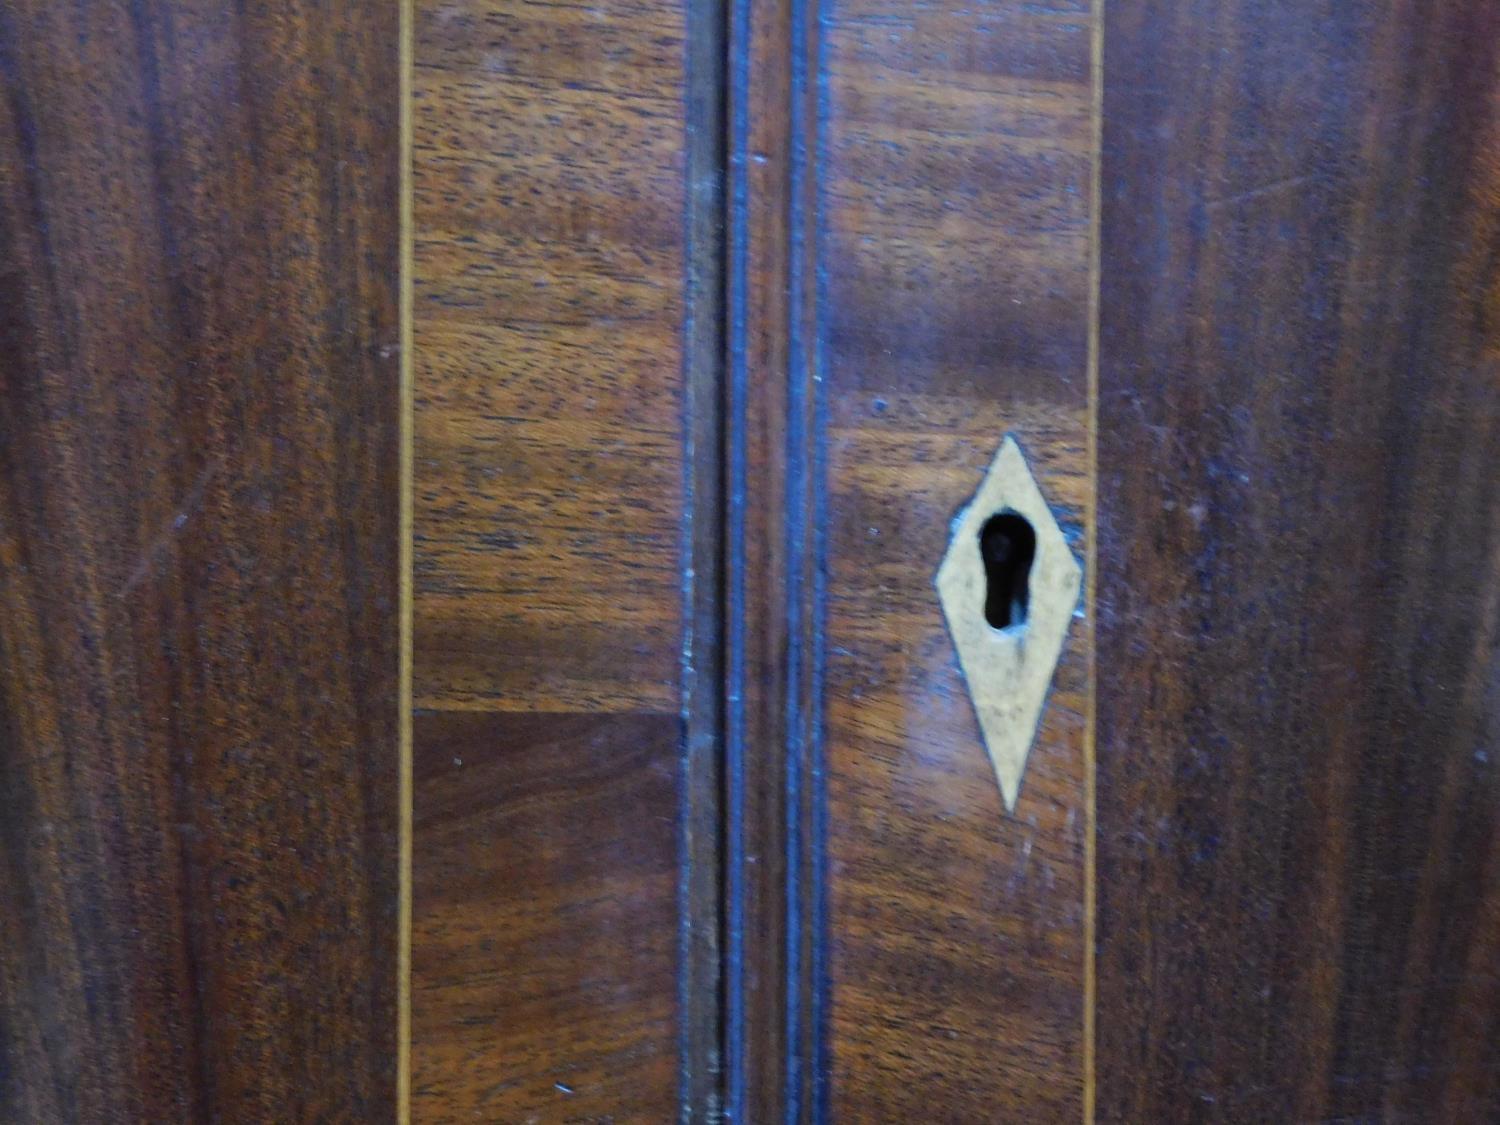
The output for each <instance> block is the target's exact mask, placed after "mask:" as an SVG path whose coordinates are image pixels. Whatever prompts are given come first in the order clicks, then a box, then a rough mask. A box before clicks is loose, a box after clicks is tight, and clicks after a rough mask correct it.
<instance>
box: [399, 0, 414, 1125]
mask: <svg viewBox="0 0 1500 1125" xmlns="http://www.w3.org/2000/svg"><path fill="white" fill-rule="evenodd" d="M396 2H397V4H399V5H400V9H401V39H400V45H399V48H398V49H399V51H400V54H401V61H400V69H401V92H400V98H401V173H400V176H401V187H400V196H399V206H400V209H401V216H400V220H399V223H400V238H401V250H400V255H401V259H400V260H401V281H400V297H399V300H400V308H399V311H398V316H399V318H400V332H401V336H400V340H401V390H400V395H401V405H400V410H401V422H400V425H401V432H400V437H399V439H398V440H399V443H400V454H399V456H400V458H401V466H400V489H401V499H400V512H399V516H398V522H399V525H400V531H399V535H400V539H401V542H400V547H399V552H398V565H399V567H400V608H399V616H400V625H399V626H398V627H399V629H400V631H401V638H400V649H401V668H400V672H399V673H398V676H399V692H400V700H399V703H398V706H399V708H400V718H399V720H398V727H397V738H398V742H399V746H398V753H399V754H400V757H401V764H400V780H399V783H398V787H399V798H398V799H399V801H400V807H401V812H400V822H401V827H400V842H399V844H398V852H399V857H398V862H399V864H400V866H401V870H400V874H399V876H398V880H399V882H398V887H399V890H398V894H399V896H400V902H399V903H398V904H397V927H398V931H399V932H398V935H397V942H398V948H397V953H396V1020H397V1025H396V1120H397V1121H398V1122H399V1125H408V1123H409V1122H410V1121H411V864H412V739H411V736H412V726H411V718H412V717H411V708H412V697H411V684H412V554H413V544H412V489H413V487H414V485H413V479H412V429H413V420H414V414H415V407H414V402H415V397H414V386H415V384H414V380H413V378H412V371H413V365H414V362H415V357H414V356H413V354H412V351H413V340H414V338H415V332H414V331H413V328H412V105H411V99H412V58H413V55H412V41H413V40H412V28H413V19H414V13H413V10H412V5H413V3H414V0H396Z"/></svg>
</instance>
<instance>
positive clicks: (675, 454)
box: [412, 0, 713, 1122]
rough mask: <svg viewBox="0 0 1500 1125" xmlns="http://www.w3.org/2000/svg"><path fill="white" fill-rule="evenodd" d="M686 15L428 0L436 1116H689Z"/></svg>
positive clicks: (417, 903) (424, 168) (424, 936)
mask: <svg viewBox="0 0 1500 1125" xmlns="http://www.w3.org/2000/svg"><path fill="white" fill-rule="evenodd" d="M684 36H685V13H684V10H683V9H682V8H681V7H680V6H679V5H677V4H675V3H667V2H663V0H603V2H602V3H600V2H591V3H569V2H562V3H533V2H526V0H421V2H419V3H418V4H417V7H416V36H415V67H416V73H415V81H414V97H415V100H414V106H413V108H414V189H415V211H414V235H415V272H414V284H415V325H414V330H415V337H416V357H415V359H416V370H415V394H416V422H415V451H414V453H415V601H414V622H413V625H414V639H415V651H414V679H415V689H414V690H415V697H416V699H415V702H416V706H417V709H418V710H417V721H416V728H415V736H416V760H417V763H418V769H417V774H416V795H415V835H414V873H413V879H414V917H413V927H414V929H413V949H412V958H413V981H412V988H413V992H412V1007H413V1046H412V1052H413V1053H412V1067H413V1116H414V1119H415V1120H417V1121H422V1122H429V1121H431V1122H437V1121H471V1120H475V1119H476V1118H478V1119H481V1120H490V1121H511V1120H525V1119H529V1118H534V1119H541V1120H584V1119H587V1120H598V1119H603V1118H609V1117H612V1118H613V1119H616V1120H640V1121H665V1120H669V1119H671V1118H673V1117H674V1116H675V1109H674V1107H675V1105H676V1101H677V1092H678V1081H679V1073H678V1062H679V1046H678V1044H679V1023H678V1021H679V1002H678V984H677V977H676V973H677V969H678V967H679V958H678V952H677V951H678V945H679V940H680V931H679V909H678V877H679V867H678V854H679V853H678V833H679V823H680V817H681V815H682V812H683V810H682V807H681V805H682V801H681V794H682V791H683V781H682V778H681V777H680V776H679V766H680V765H681V763H682V754H683V730H684V728H683V722H682V718H681V712H682V709H683V706H684V704H683V698H682V685H681V679H682V664H683V657H684V652H683V649H684V641H685V640H686V639H687V637H686V635H685V632H684V627H683V620H684V606H685V595H684V574H683V563H684V559H685V547H684V543H685V540H686V528H685V522H684V514H685V513H684V485H685V481H686V479H687V464H686V462H685V457H686V454H685V450H684V438H685V434H686V432H687V427H686V426H685V418H684V411H685V402H684V393H685V381H684V362H683V355H684V331H685V327H684V318H685V313H686V309H687V304H686V294H685V273H684V267H685V256H686V253H687V247H686V245H685V237H686V231H687V214H686V211H685V207H686V192H685V187H686V167H685V163H684V160H685V157H684V145H685V120H684V115H685V112H686V105H685V85H684V82H685V73H684V67H685V62H684V59H685V54H686V50H687V48H686V43H685V39H684ZM709 405H710V406H711V405H712V404H709ZM710 417H711V415H710ZM710 749H711V747H710ZM709 843H710V844H711V843H712V841H711V840H710V841H709ZM705 948H706V950H707V952H708V953H710V954H712V952H713V947H712V946H711V945H710V946H707V947H705ZM711 995H712V993H711V991H710V996H711Z"/></svg>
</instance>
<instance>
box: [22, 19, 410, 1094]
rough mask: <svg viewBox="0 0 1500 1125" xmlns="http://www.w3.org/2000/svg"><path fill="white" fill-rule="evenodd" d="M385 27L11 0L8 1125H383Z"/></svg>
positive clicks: (390, 391)
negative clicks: (141, 1124)
mask: <svg viewBox="0 0 1500 1125" xmlns="http://www.w3.org/2000/svg"><path fill="white" fill-rule="evenodd" d="M397 15H398V13H397V9H396V7H395V5H394V4H389V5H387V4H373V5H366V4H359V3H344V2H333V3H327V4H320V5H316V6H314V5H312V4H308V3H302V2H299V0H270V2H267V3H259V4H253V5H237V4H228V3H221V2H218V0H171V2H167V0H140V2H137V3H132V4H124V3H114V2H100V3H89V4H51V3H44V2H43V3H14V4H8V5H6V6H5V7H4V9H3V10H0V397H3V401H4V406H3V408H0V1118H3V1119H4V1120H6V1121H15V1122H63V1121H70V1122H71V1121H80V1122H135V1121H153V1122H166V1121H188V1120H194V1121H198V1120H202V1121H210V1120H212V1121H334V1120H339V1121H390V1120H392V1119H393V1118H394V1116H395V1112H396V1106H395V1096H396V913H395V912H396V893H397V871H396V833H397V812H398V810H397V761H398V759H397V745H396V722H397V714H398V711H397V708H398V705H399V701H398V698H397V639H396V638H397V634H396V629H395V621H396V601H397V487H398V481H397V479H396V466H397V464H398V456H397V448H396V442H397V401H398V400H397V365H398V362H399V357H398V353H397V344H398V332H397V324H396V288H397V280H398V278H397V237H396V220H397V212H396V198H397V175H398V161H397V152H398V143H397V129H396V124H397V113H398V100H397V89H398V85H397V52H396V30H397Z"/></svg>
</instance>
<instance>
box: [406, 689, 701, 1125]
mask: <svg viewBox="0 0 1500 1125" xmlns="http://www.w3.org/2000/svg"><path fill="white" fill-rule="evenodd" d="M415 734H416V746H417V747H418V755H417V759H416V763H415V764H416V785H417V792H418V794H419V797H420V801H419V804H418V808H417V819H416V823H415V830H416V839H417V840H418V841H419V847H418V851H417V854H416V873H417V892H418V897H417V903H418V907H419V913H418V919H419V923H418V927H417V934H418V940H417V941H416V943H415V945H414V948H413V954H414V958H415V965H414V970H415V974H416V979H417V982H418V987H419V992H418V994H417V1022H416V1031H417V1040H416V1049H417V1055H416V1067H415V1079H416V1086H415V1090H414V1102H413V1106H414V1118H415V1119H416V1120H418V1121H527V1120H533V1121H600V1120H606V1121H608V1120H624V1121H670V1120H673V1119H675V1117H676V1113H675V1112H674V1107H675V1086H676V1070H675V1067H676V1061H677V1059H676V1054H675V1052H674V1051H672V1050H671V1049H669V1047H670V1044H671V1043H672V1039H673V1036H674V1034H675V1010H676V1004H677V986H676V977H675V971H676V963H677V958H676V943H675V932H674V926H673V920H672V917H671V910H670V908H671V904H672V895H673V887H674V884H675V880H676V877H677V874H676V865H675V841H676V833H677V824H676V819H675V817H674V816H673V809H674V805H675V801H676V797H677V787H678V782H677V771H678V759H679V752H680V751H679V747H680V744H681V739H682V735H681V722H680V720H679V719H678V717H677V716H675V715H650V714H640V715H621V714H607V713H598V714H588V715H558V714H532V715H527V714H515V713H496V712H488V713H487V712H446V713H445V712H419V713H418V715H417V716H416V725H415Z"/></svg>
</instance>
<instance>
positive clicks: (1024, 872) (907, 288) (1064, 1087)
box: [819, 0, 1093, 1121]
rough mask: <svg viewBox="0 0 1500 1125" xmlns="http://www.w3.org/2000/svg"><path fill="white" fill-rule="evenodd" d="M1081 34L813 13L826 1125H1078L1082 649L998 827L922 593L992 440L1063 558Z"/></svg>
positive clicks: (953, 675) (932, 602)
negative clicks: (1049, 515) (1019, 1123)
mask: <svg viewBox="0 0 1500 1125" xmlns="http://www.w3.org/2000/svg"><path fill="white" fill-rule="evenodd" d="M1090 29H1091V25H1090V18H1089V13H1088V9H1087V6H1086V5H1083V4H1077V3H1071V2H1056V3H1043V4H1021V3H1010V2H1002V3H998V4H992V5H985V6H982V7H976V6H973V5H967V4H959V3H948V2H946V0H938V2H935V3H924V4H921V5H918V6H916V7H913V6H911V5H906V4H892V3H889V2H887V0H842V2H839V3H834V4H831V5H829V7H828V8H827V10H826V12H825V25H824V35H825V40H824V51H825V67H824V70H823V74H822V79H823V81H824V82H825V83H826V86H827V90H826V95H825V97H826V107H827V108H826V114H825V119H824V121H823V127H822V139H821V144H822V153H823V158H822V163H821V166H820V170H819V178H820V183H821V215H822V218H821V223H822V240H823V243H822V253H821V254H820V265H821V268H822V269H823V271H824V273H825V282H824V285H825V296H824V301H823V309H822V315H821V324H822V330H823V333H824V337H825V338H824V345H823V346H824V354H825V357H826V369H825V372H824V378H825V379H826V381H827V396H828V407H827V409H828V429H827V433H826V442H827V463H828V490H829V495H828V511H829V521H828V525H827V536H828V587H827V590H828V593H827V614H828V616H827V645H828V690H827V714H826V721H827V740H828V741H827V769H828V774H827V785H828V802H829V804H828V864H829V869H828V880H829V896H830V909H829V922H828V924H829V930H830V937H829V940H830V942H831V948H830V954H829V956H830V970H831V974H832V1000H831V1013H830V1017H829V1018H830V1024H829V1033H830V1035H831V1052H832V1075H831V1081H832V1090H831V1095H830V1108H831V1110H832V1116H833V1119H835V1120H849V1121H889V1120H905V1119H923V1118H930V1117H932V1116H934V1115H936V1116H938V1117H940V1118H942V1119H944V1120H953V1121H993V1120H1026V1121H1054V1120H1055V1121H1074V1120H1077V1119H1078V1117H1079V1116H1080V1115H1081V1112H1082V1089H1083V1056H1082V1037H1083V996H1084V983H1083V964H1084V933H1083V922H1084V919H1083V903H1084V886H1083V875H1084V869H1083V855H1084V853H1083V847H1084V835H1083V834H1084V828H1085V810H1084V806H1083V799H1084V772H1083V771H1084V759H1083V737H1084V729H1083V723H1084V713H1085V704H1086V692H1087V687H1088V681H1087V671H1088V653H1087V650H1086V643H1085V642H1086V638H1087V631H1086V629H1085V628H1084V627H1083V626H1084V622H1082V621H1078V622H1075V627H1074V629H1073V630H1072V632H1071V633H1070V635H1069V637H1068V640H1067V642H1066V644H1065V647H1064V651H1063V655H1062V660H1061V664H1060V666H1059V669H1058V672H1057V677H1056V680H1055V681H1054V684H1053V687H1052V693H1051V697H1050V701H1049V703H1048V704H1047V708H1046V710H1045V712H1044V715H1043V718H1042V722H1041V727H1040V730H1039V732H1038V737H1037V741H1036V744H1035V746H1034V747H1033V749H1032V751H1031V757H1030V761H1029V764H1028V766H1027V771H1026V776H1025V780H1024V782H1023V783H1022V786H1021V791H1020V797H1019V801H1018V803H1017V805H1016V809H1015V812H1014V814H1013V815H1012V814H1007V813H1006V811H1005V807H1004V803H1003V801H1002V799H1001V795H1000V790H999V787H998V786H997V785H996V782H995V775H994V771H993V769H992V768H991V766H990V763H989V760H988V758H987V756H986V753H985V748H984V743H983V741H982V738H981V736H980V732H979V729H978V725H977V723H976V721H975V718H974V711H973V707H972V705H971V703H970V701H969V698H968V696H967V694H966V693H965V690H964V686H963V683H962V680H961V678H960V674H959V669H958V661H957V657H956V654H955V653H954V650H953V646H952V643H951V641H950V639H949V637H948V634H947V631H946V630H945V628H944V624H943V617H942V613H941V609H940V606H939V603H938V598H937V593H936V590H935V589H934V585H933V580H934V576H935V574H936V572H937V569H938V565H939V563H940V561H941V560H942V557H943V554H944V552H945V551H946V549H947V547H948V542H949V538H950V534H951V528H950V521H951V520H952V518H953V517H954V515H955V514H956V513H957V512H958V510H959V509H960V508H961V507H962V506H963V505H964V504H965V503H966V502H967V501H968V500H969V499H970V497H972V496H973V494H974V491H975V489H976V487H977V486H978V485H979V482H980V480H981V479H982V478H983V475H984V472H985V469H986V467H987V466H988V465H989V463H990V460H991V458H992V457H993V456H994V454H995V451H996V450H997V449H998V448H999V446H1000V443H1001V439H1002V438H1003V437H1004V436H1005V435H1006V434H1007V433H1010V434H1014V435H1015V437H1016V438H1017V440H1018V441H1019V442H1020V444H1021V446H1022V448H1023V450H1024V451H1025V454H1026V457H1027V460H1028V462H1029V463H1030V466H1031V469H1032V471H1033V473H1034V475H1035V476H1036V479H1037V482H1038V484H1039V485H1040V487H1041V490H1042V493H1043V495H1044V496H1045V497H1046V499H1047V500H1048V502H1049V503H1050V505H1051V506H1052V508H1053V511H1054V512H1055V513H1056V515H1057V518H1058V522H1059V524H1060V525H1061V526H1062V528H1063V530H1064V533H1065V535H1066V536H1067V538H1068V540H1069V542H1070V545H1071V547H1072V549H1073V552H1074V554H1075V555H1077V556H1078V557H1079V558H1080V559H1083V557H1084V555H1085V553H1086V552H1085V543H1084V527H1085V520H1086V517H1087V512H1088V505H1089V503H1090V501H1091V486H1090V481H1089V477H1088V471H1087V469H1088V464H1087V433H1088V424H1089V419H1088V402H1087V380H1086V371H1085V361H1086V340H1087V335H1086V330H1087V319H1088V285H1087V279H1088V268H1087V266H1088V239H1089V209H1088V199H1089V182H1090V171H1091V166H1092V165H1091V159H1092V147H1093V144H1092V131H1091V116H1090V69H1089V57H1090Z"/></svg>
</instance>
